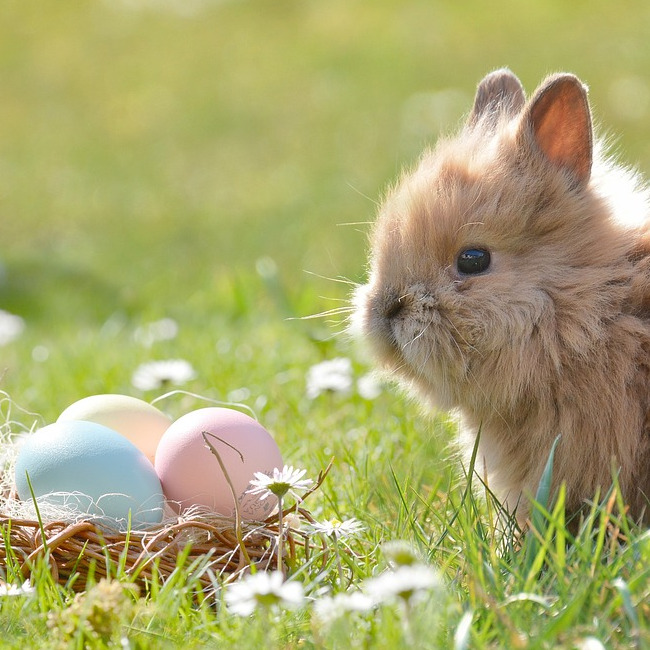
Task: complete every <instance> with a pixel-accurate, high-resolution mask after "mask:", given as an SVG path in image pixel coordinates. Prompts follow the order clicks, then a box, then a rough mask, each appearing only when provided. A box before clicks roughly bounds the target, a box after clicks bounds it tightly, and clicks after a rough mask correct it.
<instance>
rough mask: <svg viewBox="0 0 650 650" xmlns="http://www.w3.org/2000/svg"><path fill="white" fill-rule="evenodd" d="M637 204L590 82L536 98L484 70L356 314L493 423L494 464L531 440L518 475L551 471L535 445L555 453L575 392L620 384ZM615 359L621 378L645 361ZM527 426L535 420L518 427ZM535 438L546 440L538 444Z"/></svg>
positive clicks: (563, 79) (374, 241) (385, 247)
mask: <svg viewBox="0 0 650 650" xmlns="http://www.w3.org/2000/svg"><path fill="white" fill-rule="evenodd" d="M640 193H641V194H642V196H641V195H640ZM630 206H633V207H632V208H631V207H630ZM630 209H634V210H636V211H637V212H639V211H640V212H642V214H641V217H640V218H639V219H637V221H638V222H640V223H641V222H643V220H644V218H645V217H646V216H647V193H646V194H643V192H641V190H640V189H639V187H638V182H637V179H636V177H634V175H633V174H631V173H627V172H625V171H624V170H622V169H620V168H618V167H617V166H615V165H613V164H612V163H611V162H609V161H608V160H607V159H605V158H604V157H603V156H602V154H601V147H600V145H599V144H598V143H595V142H594V137H593V131H592V121H591V113H590V108H589V104H588V100H587V93H586V89H585V87H584V86H583V85H582V83H581V82H580V81H579V80H578V79H577V78H576V77H575V76H573V75H569V74H558V75H554V76H551V77H549V78H548V79H547V80H546V81H545V82H544V83H543V84H542V85H541V86H540V87H539V88H538V89H537V91H536V92H535V93H534V94H533V96H532V97H531V99H530V100H529V101H526V100H525V96H524V91H523V89H522V86H521V84H520V82H519V80H518V79H517V78H516V77H515V76H514V75H513V74H512V73H511V72H509V71H508V70H499V71H496V72H494V73H492V74H490V75H488V76H487V77H486V78H485V79H484V80H483V81H482V82H481V84H480V85H479V87H478V91H477V94H476V98H475V102H474V107H473V109H472V111H471V113H470V115H469V118H468V119H467V121H466V123H465V125H464V126H463V128H462V129H461V131H460V133H459V134H457V135H456V136H455V137H452V138H447V139H442V140H441V141H439V142H438V143H437V144H436V146H435V147H434V148H433V149H432V150H430V151H427V152H425V154H424V155H423V156H422V158H421V160H420V161H419V163H418V164H417V166H416V168H415V169H414V170H413V171H410V172H408V173H406V174H405V175H404V176H403V177H402V178H401V180H400V181H399V182H398V183H397V185H396V186H395V187H394V188H393V189H392V190H391V191H390V192H389V193H388V196H387V197H386V199H385V201H384V203H383V205H382V207H381V210H380V214H379V216H378V219H377V222H376V224H375V227H374V230H373V232H372V235H371V257H370V265H369V266H370V268H369V280H368V283H367V284H366V285H365V286H361V287H360V288H359V289H358V290H357V292H356V296H355V305H356V314H355V323H356V327H357V328H358V329H359V330H360V331H361V333H362V335H363V337H364V338H365V339H367V340H368V342H369V343H370V346H371V349H372V350H373V351H374V354H375V356H376V358H377V359H378V361H379V363H380V364H381V365H382V366H383V368H384V369H385V370H387V371H388V372H389V373H390V374H391V375H393V376H395V377H397V378H399V379H401V380H402V381H403V382H404V383H405V384H407V386H409V387H413V388H415V389H416V390H417V392H418V393H419V394H420V395H421V396H423V397H424V398H425V399H427V400H429V401H431V402H433V403H434V404H435V405H436V406H438V407H440V408H444V409H450V408H457V407H460V409H461V411H462V413H463V414H464V415H465V416H466V418H467V419H468V422H469V424H470V425H471V426H473V427H475V428H478V427H483V428H484V430H485V433H486V437H485V438H486V439H485V440H484V441H483V440H482V443H481V445H482V449H481V451H482V453H483V454H484V456H485V459H486V462H487V464H488V468H489V467H490V466H496V465H499V463H501V464H502V465H503V464H504V463H505V462H506V461H507V460H508V459H507V456H508V453H509V451H508V450H510V451H512V449H513V448H515V447H517V448H521V449H520V451H521V453H520V455H522V458H520V459H518V461H519V462H516V463H512V470H511V471H512V475H513V477H514V478H513V477H511V478H510V479H509V480H508V481H503V482H504V483H507V484H508V485H509V486H510V487H511V488H513V486H514V487H516V484H522V483H525V482H526V480H530V483H531V485H532V484H533V483H534V481H535V480H537V478H538V476H539V474H540V472H541V467H537V466H536V467H535V468H534V469H533V467H532V466H533V465H534V463H533V462H532V461H530V458H529V457H530V456H533V455H535V454H536V453H540V457H541V458H542V465H543V460H545V458H546V455H547V453H548V450H549V449H550V445H551V442H552V440H553V438H554V437H555V435H557V433H560V431H558V430H557V428H558V427H559V426H562V425H563V424H566V425H567V426H569V424H567V423H568V420H567V422H564V421H563V420H562V418H561V417H560V416H558V409H559V408H560V407H559V406H558V400H559V399H560V398H559V397H558V395H559V394H560V393H562V394H563V395H564V396H565V398H566V399H568V397H567V393H566V391H567V390H568V391H569V393H570V394H572V395H573V394H574V393H575V392H576V391H578V390H584V389H585V383H586V384H587V385H590V382H592V384H593V382H596V384H595V385H592V386H591V388H592V389H593V390H596V391H599V392H600V393H601V395H606V396H607V398H612V395H616V390H617V387H613V385H612V384H613V383H615V381H614V380H608V379H606V378H605V376H606V369H602V372H601V370H598V369H597V367H600V366H601V365H602V363H603V360H604V359H605V358H609V356H608V355H609V352H607V350H609V348H610V347H611V345H610V343H611V337H612V336H613V334H612V323H614V322H619V321H620V317H621V314H622V313H623V312H624V311H625V310H626V309H628V310H629V306H628V305H627V303H626V301H627V300H629V294H630V283H631V278H632V276H633V269H634V259H635V257H634V256H635V251H636V250H638V247H639V241H640V236H641V235H640V232H641V230H640V229H639V227H638V225H636V226H627V225H624V224H622V223H621V219H620V217H621V215H625V214H626V211H627V212H629V210H630ZM630 346H631V348H634V350H636V347H635V346H636V343H634V342H631V343H630V344H629V346H628V347H630ZM619 347H621V346H619ZM623 347H624V346H623ZM628 347H626V348H625V350H626V352H625V354H628V355H632V354H634V353H635V352H634V350H632V349H631V348H630V349H628ZM610 360H611V359H610ZM616 363H618V362H616ZM621 363H623V362H621ZM619 365H620V364H619ZM623 365H625V364H623ZM628 365H629V363H628ZM607 372H610V373H611V374H612V375H614V376H615V375H616V374H617V373H619V374H620V375H621V377H620V378H618V379H617V380H616V381H618V382H619V383H620V382H624V381H629V377H627V375H626V373H628V374H629V372H631V371H630V370H629V369H628V368H627V366H625V368H623V367H620V368H619V366H618V365H615V366H614V367H612V368H610V370H609V371H607ZM602 373H605V375H603V376H601V374H602ZM623 375H625V376H626V377H627V379H624V378H623ZM598 382H600V383H603V382H604V383H605V384H607V385H606V386H601V385H600V384H599V383H598ZM617 386H618V385H617ZM576 399H578V398H577V397H576ZM592 406H593V405H591V404H589V405H587V406H585V409H589V408H591V407H592ZM576 408H577V409H578V410H579V409H580V407H576ZM571 417H573V415H572V416H571ZM532 420H534V426H533V424H532ZM524 423H528V424H530V425H531V427H532V428H533V429H535V432H533V431H532V430H528V431H527V432H525V433H520V434H517V431H520V430H521V427H522V426H523V425H524ZM535 434H537V437H536V438H535ZM522 435H524V436H531V435H532V437H533V438H534V440H532V442H529V443H527V444H528V447H529V449H528V450H526V449H525V447H526V445H524V444H522V440H521V436H522ZM609 451H611V450H606V451H605V452H604V454H606V453H609ZM614 451H615V452H616V453H619V451H618V450H614ZM513 453H514V452H513ZM621 453H622V452H621ZM626 453H628V452H626ZM512 455H513V454H511V456H512ZM523 456H525V458H523ZM603 457H604V456H603ZM512 460H513V458H510V461H512ZM561 462H562V461H561V460H560V464H561ZM497 469H498V468H497ZM606 469H607V471H609V466H608V467H607V468H606ZM517 476H518V478H517ZM502 478H503V477H502ZM610 478H611V474H610ZM592 482H594V481H592ZM596 482H597V481H596ZM513 489H514V488H513ZM590 496H593V495H590Z"/></svg>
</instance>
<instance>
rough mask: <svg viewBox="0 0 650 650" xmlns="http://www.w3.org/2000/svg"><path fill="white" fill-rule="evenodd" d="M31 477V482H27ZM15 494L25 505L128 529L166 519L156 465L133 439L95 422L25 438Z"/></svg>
mask: <svg viewBox="0 0 650 650" xmlns="http://www.w3.org/2000/svg"><path fill="white" fill-rule="evenodd" d="M28 477H29V482H28ZM15 479H16V491H17V493H18V497H19V498H20V499H21V500H23V501H31V500H32V492H31V490H30V485H29V483H31V488H32V490H33V493H34V496H35V497H36V501H37V504H42V503H45V504H49V505H52V506H59V507H65V508H72V510H73V511H74V513H75V514H77V513H81V514H84V515H90V516H92V517H99V518H100V519H105V520H106V521H107V522H108V523H111V524H114V525H117V526H118V527H119V528H120V529H125V528H126V527H127V525H128V521H129V517H131V522H132V526H133V528H142V527H146V526H148V525H150V524H157V523H160V522H161V521H162V515H163V508H164V504H165V499H164V496H163V493H162V487H161V485H160V480H159V479H158V476H157V475H156V472H155V470H154V468H153V465H152V464H151V463H150V462H149V461H148V460H147V458H146V456H145V455H144V454H143V453H142V452H141V451H140V450H139V449H138V448H137V447H136V446H135V445H134V444H133V443H131V442H130V441H129V440H127V439H126V438H125V437H124V436H122V435H120V434H119V433H117V432H116V431H113V430H112V429H109V428H108V427H105V426H103V425H101V424H97V423H95V422H84V421H70V422H55V423H54V424H50V425H48V426H46V427H43V428H42V429H39V430H38V431H36V432H34V433H32V434H29V435H26V436H25V437H24V439H23V441H22V444H21V446H20V448H19V451H18V456H17V458H16V468H15Z"/></svg>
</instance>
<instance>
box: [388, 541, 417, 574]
mask: <svg viewBox="0 0 650 650" xmlns="http://www.w3.org/2000/svg"><path fill="white" fill-rule="evenodd" d="M381 550H382V551H383V553H384V555H385V556H386V559H387V560H388V564H389V565H390V566H391V568H392V569H397V568H398V567H400V566H411V565H413V564H418V563H419V562H421V561H422V559H421V558H420V556H419V554H418V552H417V550H416V549H415V547H414V546H412V545H411V544H409V543H408V542H405V541H404V540H401V539H394V540H390V541H389V542H384V543H383V544H382V545H381Z"/></svg>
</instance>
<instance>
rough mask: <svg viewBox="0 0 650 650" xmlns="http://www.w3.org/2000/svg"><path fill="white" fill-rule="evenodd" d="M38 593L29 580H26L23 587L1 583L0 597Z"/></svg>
mask: <svg viewBox="0 0 650 650" xmlns="http://www.w3.org/2000/svg"><path fill="white" fill-rule="evenodd" d="M35 591H36V589H35V588H34V587H32V585H31V583H30V582H29V580H25V582H23V584H22V585H8V584H6V583H4V582H0V596H28V595H29V594H33V593H34V592H35Z"/></svg>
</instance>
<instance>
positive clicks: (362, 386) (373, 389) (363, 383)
mask: <svg viewBox="0 0 650 650" xmlns="http://www.w3.org/2000/svg"><path fill="white" fill-rule="evenodd" d="M357 392H358V393H359V395H361V397H363V399H367V400H372V399H376V398H377V397H379V396H380V395H381V382H380V381H379V380H378V379H377V377H375V375H374V374H373V373H371V372H369V373H368V374H366V375H363V376H362V377H359V379H357Z"/></svg>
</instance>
